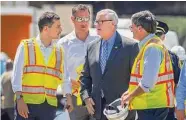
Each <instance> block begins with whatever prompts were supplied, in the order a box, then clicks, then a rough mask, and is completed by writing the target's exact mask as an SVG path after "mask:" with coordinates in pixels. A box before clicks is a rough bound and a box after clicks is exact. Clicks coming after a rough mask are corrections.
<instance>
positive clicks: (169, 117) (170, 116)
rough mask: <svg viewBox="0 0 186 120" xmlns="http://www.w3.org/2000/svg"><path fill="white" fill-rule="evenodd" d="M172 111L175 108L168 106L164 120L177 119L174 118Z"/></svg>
mask: <svg viewBox="0 0 186 120" xmlns="http://www.w3.org/2000/svg"><path fill="white" fill-rule="evenodd" d="M174 112H175V108H169V113H168V115H167V118H166V120H177V119H176V118H175V114H174Z"/></svg>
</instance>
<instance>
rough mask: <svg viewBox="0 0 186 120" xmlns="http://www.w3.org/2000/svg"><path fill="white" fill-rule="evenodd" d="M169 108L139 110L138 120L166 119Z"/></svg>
mask: <svg viewBox="0 0 186 120" xmlns="http://www.w3.org/2000/svg"><path fill="white" fill-rule="evenodd" d="M168 112H169V108H157V109H146V110H137V113H138V120H166V117H167V115H168Z"/></svg>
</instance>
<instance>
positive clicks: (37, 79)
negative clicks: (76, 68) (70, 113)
mask: <svg viewBox="0 0 186 120" xmlns="http://www.w3.org/2000/svg"><path fill="white" fill-rule="evenodd" d="M22 43H23V44H24V68H23V76H22V94H23V99H24V101H25V103H30V104H41V103H43V102H44V101H45V100H47V102H48V104H50V105H52V106H57V98H56V90H57V87H58V85H60V84H62V82H63V59H62V57H63V51H62V48H60V47H59V46H56V45H54V46H53V50H52V53H51V55H50V57H49V61H48V64H45V61H44V57H43V54H42V52H41V50H40V47H39V45H38V44H37V42H36V40H35V39H30V40H23V41H22Z"/></svg>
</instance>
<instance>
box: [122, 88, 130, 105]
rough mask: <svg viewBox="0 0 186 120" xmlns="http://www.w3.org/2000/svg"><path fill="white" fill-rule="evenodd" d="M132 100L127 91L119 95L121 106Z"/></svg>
mask: <svg viewBox="0 0 186 120" xmlns="http://www.w3.org/2000/svg"><path fill="white" fill-rule="evenodd" d="M131 100H132V96H131V94H129V92H128V91H126V92H124V93H123V95H122V96H121V106H122V107H123V106H124V104H125V103H128V102H130V101H131Z"/></svg>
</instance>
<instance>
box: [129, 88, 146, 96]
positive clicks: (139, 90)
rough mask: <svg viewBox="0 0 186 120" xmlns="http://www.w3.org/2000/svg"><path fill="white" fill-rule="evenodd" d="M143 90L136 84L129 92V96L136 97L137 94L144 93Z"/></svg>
mask: <svg viewBox="0 0 186 120" xmlns="http://www.w3.org/2000/svg"><path fill="white" fill-rule="evenodd" d="M144 93H145V92H144V91H143V89H142V88H141V87H140V86H138V87H137V88H136V89H135V90H134V91H133V92H132V93H131V97H132V98H135V97H137V96H139V95H142V94H144Z"/></svg>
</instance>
